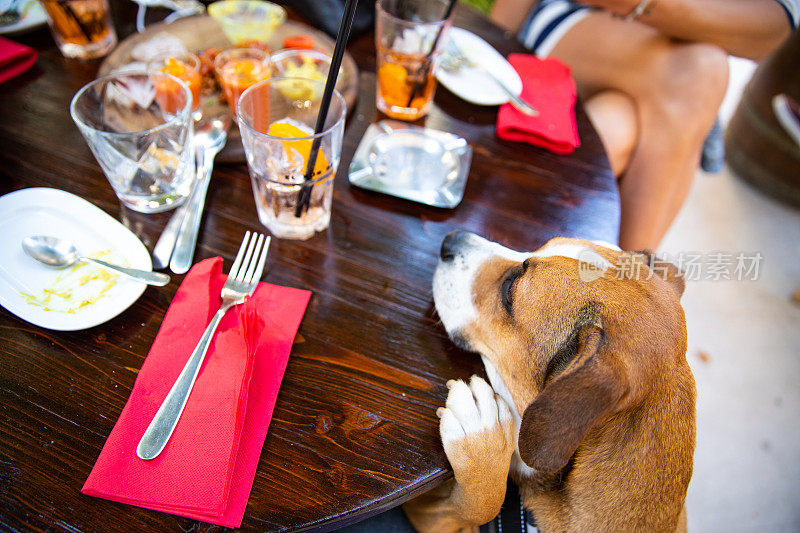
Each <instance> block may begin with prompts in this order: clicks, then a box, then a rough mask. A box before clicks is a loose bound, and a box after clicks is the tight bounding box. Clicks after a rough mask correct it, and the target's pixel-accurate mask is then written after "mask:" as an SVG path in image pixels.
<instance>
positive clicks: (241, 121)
mask: <svg viewBox="0 0 800 533" xmlns="http://www.w3.org/2000/svg"><path fill="white" fill-rule="evenodd" d="M276 80H302V81H309V82H311V83H316V84H318V85H322V86H323V87H324V86H325V82H323V81H320V80H312V79H311V78H301V77H298V76H275V77H274V78H267V79H266V80H261V81H259V82H258V83H255V84H253V85H251V86H250V87H248V88H247V89H245V91H244V92H243V93H242V94H241V95H240V96H239V101H238V102H236V119H237V121H238V122H239V127H241V126H242V125H244V126H245V127H246V128H247V129H248V130H249V131H250V132H252V133H253V134H255V135H259V136H261V137H267V138H268V139H276V140H284V141H287V140H291V141H308V140H313V139H315V138H317V137H323V136H325V135H327V134H328V133H330V132H331V131H333V130H334V128H336V127H337V126H338V125H339V123H341V122H344V119H345V116H346V115H347V101H346V100H345V99H344V96H342V93H340V92H339V91H337V90H336V89H334V90H333V96H334V97H336V98H338V99H339V100H341V102H342V111H341V113H340V114H339V118H337V119H336V121H335V122H334V123H333V124H331V126H330V127H328V128H326V129H324V130H322V131H321V132H319V133H315V134H312V135H306V136H305V137H276V136H274V135H270V134H269V133H263V132H260V131H258V130H257V129H255V128H254V127H253V126H251V125H250V124H248V123H247V121H246V120H245V118H244V116H242V111H241V110H242V101H243V100H244V98H245V96H247V95H248V93H250V92H251V91H254V90H255V89H256V88H257V87H260V86H262V85H265V84H268V83H270V82H272V81H276ZM329 111H330V109H329Z"/></svg>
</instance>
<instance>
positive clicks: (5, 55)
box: [0, 37, 37, 83]
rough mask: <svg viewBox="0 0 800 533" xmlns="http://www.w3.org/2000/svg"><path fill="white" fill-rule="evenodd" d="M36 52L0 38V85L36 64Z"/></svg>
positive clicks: (28, 47)
mask: <svg viewBox="0 0 800 533" xmlns="http://www.w3.org/2000/svg"><path fill="white" fill-rule="evenodd" d="M36 56H37V52H36V50H34V49H33V48H31V47H30V46H25V45H22V44H19V43H15V42H14V41H9V40H8V39H6V38H5V37H0V83H4V82H6V81H8V80H10V79H11V78H13V77H15V76H19V75H20V74H22V73H23V72H25V71H26V70H28V69H29V68H31V67H32V66H33V64H34V63H36Z"/></svg>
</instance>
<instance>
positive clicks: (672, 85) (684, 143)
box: [551, 12, 727, 249]
mask: <svg viewBox="0 0 800 533" xmlns="http://www.w3.org/2000/svg"><path fill="white" fill-rule="evenodd" d="M551 55H553V56H556V57H558V58H560V59H561V60H563V61H564V62H565V63H566V64H568V65H569V66H570V67H571V68H572V70H573V74H574V76H575V79H576V81H577V83H578V89H579V92H580V93H581V96H582V97H583V98H584V99H586V100H589V99H591V97H592V96H595V95H597V94H598V93H601V92H603V91H607V90H615V91H619V92H622V93H624V94H626V95H627V96H629V97H630V98H631V99H632V101H633V102H634V103H635V106H636V113H637V118H638V125H639V139H638V143H637V145H636V148H635V150H634V152H633V155H632V157H631V159H630V163H629V165H628V166H627V169H626V170H625V172H624V174H623V176H622V179H621V182H620V194H621V201H622V222H621V226H620V246H622V247H623V248H625V249H643V248H651V249H655V248H657V246H658V244H659V242H660V241H661V239H662V238H663V236H664V234H665V233H666V231H667V229H668V228H669V226H670V224H671V223H672V220H673V219H674V218H675V216H676V214H677V212H678V211H679V209H680V206H681V205H682V204H683V201H684V199H685V197H686V194H687V192H688V190H689V186H690V185H691V181H692V178H693V177H694V173H695V170H696V168H697V163H698V160H699V156H700V148H701V146H702V142H703V139H704V137H705V135H706V133H707V132H708V130H709V129H710V127H711V125H712V124H713V122H714V119H715V118H716V114H717V110H718V109H719V105H720V103H721V102H722V97H723V96H724V94H725V88H726V86H727V55H726V54H725V53H724V52H723V51H722V50H721V49H719V48H717V47H715V46H713V45H707V44H701V43H679V42H675V41H672V40H670V39H668V38H665V37H663V36H662V35H660V34H659V33H658V32H657V31H655V30H654V29H652V28H650V27H648V26H645V25H643V24H640V23H637V22H629V21H624V20H620V19H615V18H613V17H611V16H610V15H608V14H607V13H603V12H594V13H592V14H590V15H589V16H587V17H586V18H584V19H583V20H581V21H580V22H578V23H577V24H576V25H575V26H574V27H573V28H571V29H570V30H569V31H568V32H567V33H566V35H565V36H564V37H563V38H562V39H561V40H560V41H559V43H558V44H557V45H556V47H555V48H554V50H553V52H552V54H551ZM598 126H599V127H600V128H602V124H598ZM600 135H601V138H602V137H603V133H601V134H600Z"/></svg>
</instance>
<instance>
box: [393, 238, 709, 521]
mask: <svg viewBox="0 0 800 533" xmlns="http://www.w3.org/2000/svg"><path fill="white" fill-rule="evenodd" d="M651 259H652V257H651V256H650V255H648V254H647V253H638V252H633V253H632V252H623V251H621V250H619V249H612V248H609V247H606V246H601V245H598V244H594V243H590V242H588V241H582V240H576V239H563V238H556V239H552V240H551V241H549V242H548V243H547V244H546V245H545V246H544V247H542V248H541V249H539V250H537V251H536V252H533V253H519V252H515V251H512V250H509V249H507V248H504V247H502V246H500V245H499V244H496V243H492V242H490V241H487V240H485V239H483V238H481V237H478V236H477V235H474V234H471V233H467V232H463V231H462V232H454V233H451V234H450V235H448V236H447V238H446V239H445V241H444V243H443V244H442V249H441V257H440V261H439V265H438V267H437V269H436V274H435V276H434V281H433V296H434V302H435V304H436V309H437V311H438V313H439V316H440V317H441V319H442V322H443V324H444V326H445V329H446V330H447V332H448V334H449V335H450V337H451V338H452V339H453V341H454V342H455V343H456V344H457V345H459V346H461V347H463V348H465V349H467V350H471V351H475V352H478V353H479V354H480V356H481V358H482V359H483V363H484V365H485V367H486V373H487V375H488V377H489V381H490V382H491V387H490V386H489V385H488V384H487V383H486V382H485V381H484V380H483V379H481V378H479V377H477V376H473V377H472V379H471V380H470V383H469V384H467V383H465V382H463V381H460V380H459V381H450V382H449V383H448V387H449V394H448V397H447V401H446V406H445V407H443V408H440V409H439V410H438V413H437V414H438V415H439V417H440V431H441V436H442V443H443V445H444V449H445V452H446V453H447V458H448V459H449V461H450V464H451V465H452V467H453V472H454V474H455V477H454V479H453V480H451V481H450V482H448V483H445V484H444V485H443V486H441V487H439V488H438V489H436V490H434V491H432V492H430V493H428V494H425V495H423V496H422V497H420V498H418V499H416V500H412V501H411V502H408V503H407V504H406V505H405V506H404V509H405V511H406V514H407V515H408V517H409V519H410V520H411V522H412V524H413V525H414V527H415V528H416V529H417V530H418V531H421V532H425V533H427V532H431V533H445V532H449V531H458V530H461V529H465V528H475V527H476V526H477V525H479V524H483V523H485V522H487V521H489V520H491V519H492V518H493V517H494V516H495V515H496V514H497V513H498V511H499V510H500V507H501V505H502V502H503V498H504V495H505V489H506V479H507V477H508V475H509V472H510V474H511V476H512V478H513V479H514V481H515V482H516V484H517V485H518V487H519V489H520V494H521V496H522V500H523V503H524V505H525V507H526V509H528V510H529V511H531V512H532V513H533V515H534V517H535V520H536V523H537V526H538V528H539V531H541V532H543V533H548V532H552V531H581V532H583V531H682V530H685V529H686V514H685V510H684V500H685V498H686V489H687V486H688V485H689V480H690V479H691V476H692V458H693V454H694V446H695V385H694V378H693V376H692V373H691V370H690V369H689V365H688V363H687V361H686V325H685V320H684V315H683V309H682V308H681V305H680V301H679V300H680V296H681V294H682V293H683V280H682V278H681V277H680V272H679V271H678V269H677V268H676V267H674V266H673V265H672V264H670V263H658V262H655V263H653V262H651ZM625 265H628V266H629V267H630V268H626V267H625ZM520 413H521V415H520Z"/></svg>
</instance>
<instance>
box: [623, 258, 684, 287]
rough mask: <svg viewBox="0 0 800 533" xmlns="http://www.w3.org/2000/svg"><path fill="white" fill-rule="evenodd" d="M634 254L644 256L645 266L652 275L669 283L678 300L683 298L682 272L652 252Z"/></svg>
mask: <svg viewBox="0 0 800 533" xmlns="http://www.w3.org/2000/svg"><path fill="white" fill-rule="evenodd" d="M634 253H637V254H641V255H643V256H644V260H645V261H646V262H647V266H648V267H650V270H651V271H652V272H653V275H654V276H658V277H660V278H661V279H663V280H664V281H666V282H667V283H669V284H670V285H671V286H672V288H673V289H675V292H677V293H678V298H680V297H681V296H683V290H684V289H685V288H686V282H685V281H684V279H683V272H682V271H681V269H680V268H678V267H677V266H675V265H674V264H673V263H671V262H669V261H667V260H666V259H662V258H660V257H658V256H657V255H656V253H655V252H654V251H652V250H637V251H636V252H634Z"/></svg>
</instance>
